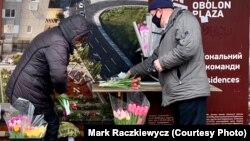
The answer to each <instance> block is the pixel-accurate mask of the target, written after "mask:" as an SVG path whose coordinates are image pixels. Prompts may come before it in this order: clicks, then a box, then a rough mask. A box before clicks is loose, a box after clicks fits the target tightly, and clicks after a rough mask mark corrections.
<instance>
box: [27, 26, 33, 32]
mask: <svg viewBox="0 0 250 141" xmlns="http://www.w3.org/2000/svg"><path fill="white" fill-rule="evenodd" d="M31 32H32V27H31V26H30V25H28V26H27V33H31Z"/></svg>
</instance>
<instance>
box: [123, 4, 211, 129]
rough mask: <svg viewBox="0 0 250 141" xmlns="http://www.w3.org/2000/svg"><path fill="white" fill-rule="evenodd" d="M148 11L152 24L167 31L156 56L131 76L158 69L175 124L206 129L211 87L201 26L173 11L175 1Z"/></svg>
mask: <svg viewBox="0 0 250 141" xmlns="http://www.w3.org/2000/svg"><path fill="white" fill-rule="evenodd" d="M148 10H149V12H150V14H151V15H152V16H153V18H152V22H153V23H154V24H155V25H156V26H157V27H159V28H162V29H163V32H162V37H161V40H160V43H159V46H158V47H157V48H156V49H155V51H154V53H153V54H152V56H150V57H148V58H147V59H146V60H145V61H143V62H141V63H139V64H137V65H135V66H134V67H132V68H130V70H129V71H128V72H127V75H132V76H133V75H145V74H148V73H151V71H152V70H154V69H155V70H156V71H157V72H158V74H159V81H160V84H161V86H162V106H169V105H170V106H171V107H172V108H173V115H174V123H175V124H176V125H204V124H206V104H207V102H206V101H207V97H208V96H209V95H210V87H209V83H208V78H207V73H206V68H205V60H204V53H203V45H202V37H201V29H200V25H199V22H198V21H197V19H196V17H195V16H193V15H192V13H190V12H189V11H188V10H182V9H180V8H173V3H172V1H171V0H154V1H152V2H151V3H150V4H149V7H148ZM152 68H154V69H152Z"/></svg>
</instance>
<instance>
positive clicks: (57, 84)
mask: <svg viewBox="0 0 250 141" xmlns="http://www.w3.org/2000/svg"><path fill="white" fill-rule="evenodd" d="M88 33H89V26H88V24H87V22H86V20H85V19H84V17H83V16H80V15H75V16H72V17H69V18H66V19H64V20H62V21H61V22H60V24H59V26H57V27H54V28H51V29H49V30H47V31H44V32H42V33H40V34H39V35H37V36H36V37H35V38H34V39H33V41H32V42H31V44H30V46H29V47H28V48H27V49H26V50H25V52H24V54H23V55H22V58H21V59H20V61H19V62H18V64H17V66H16V68H15V70H14V72H13V73H12V75H11V77H10V79H9V81H8V83H7V87H6V92H7V96H8V98H9V101H10V103H13V102H15V101H16V99H17V98H19V97H22V98H25V99H27V100H29V101H30V102H32V103H33V104H34V106H35V108H36V112H37V113H46V112H50V110H51V108H53V101H52V99H51V97H50V94H52V92H53V91H54V90H55V91H56V92H57V93H59V94H60V93H64V92H66V89H67V65H68V63H69V56H70V53H71V54H72V53H73V50H74V47H73V45H72V43H73V40H74V39H76V38H77V37H79V36H85V35H87V34H88Z"/></svg>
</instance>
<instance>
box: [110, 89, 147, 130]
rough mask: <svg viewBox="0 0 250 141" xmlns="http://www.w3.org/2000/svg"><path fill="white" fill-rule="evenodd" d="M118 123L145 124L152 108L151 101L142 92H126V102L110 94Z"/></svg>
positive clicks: (115, 119) (115, 120)
mask: <svg viewBox="0 0 250 141" xmlns="http://www.w3.org/2000/svg"><path fill="white" fill-rule="evenodd" d="M109 98H110V102H111V106H112V110H113V115H114V122H115V124H116V125H143V124H145V121H146V118H147V114H148V111H149V108H150V102H149V101H148V99H147V97H146V96H145V95H144V93H142V92H134V93H127V94H126V102H125V100H122V99H121V98H118V97H117V96H115V95H112V94H110V95H109Z"/></svg>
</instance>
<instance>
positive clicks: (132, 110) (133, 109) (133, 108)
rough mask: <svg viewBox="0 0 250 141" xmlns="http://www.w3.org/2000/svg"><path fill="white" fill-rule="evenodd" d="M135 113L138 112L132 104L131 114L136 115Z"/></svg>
mask: <svg viewBox="0 0 250 141" xmlns="http://www.w3.org/2000/svg"><path fill="white" fill-rule="evenodd" d="M135 111H136V104H132V109H131V112H132V113H135Z"/></svg>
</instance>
